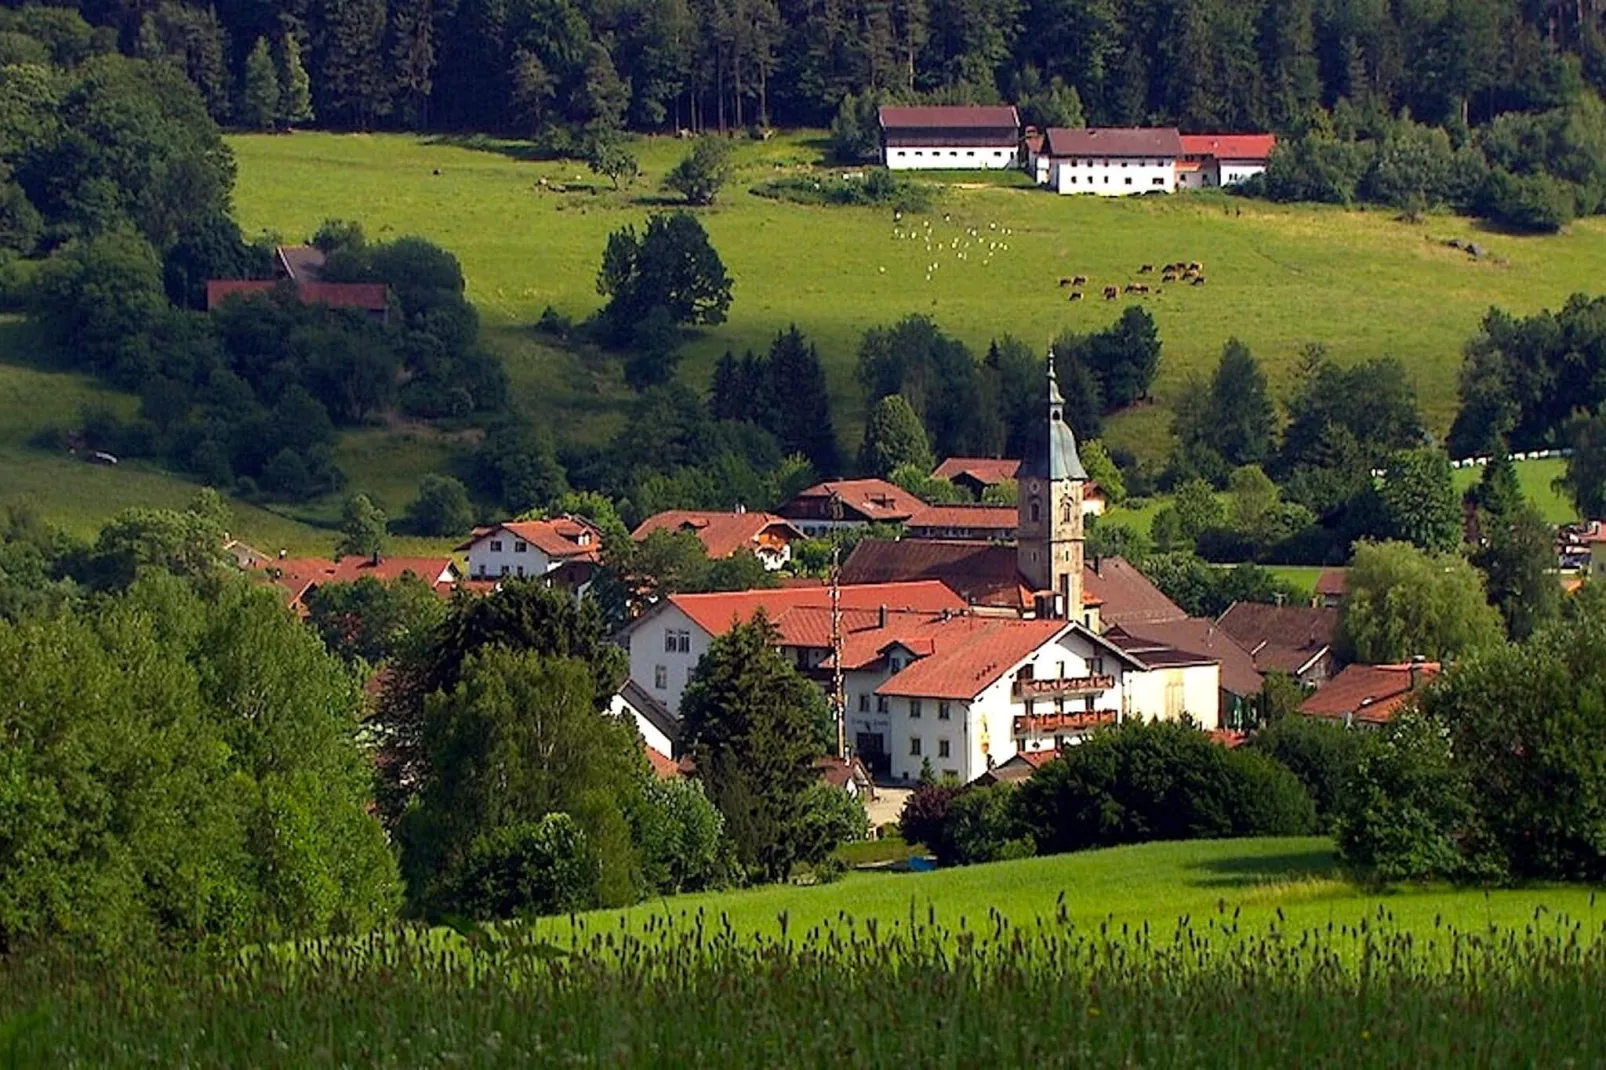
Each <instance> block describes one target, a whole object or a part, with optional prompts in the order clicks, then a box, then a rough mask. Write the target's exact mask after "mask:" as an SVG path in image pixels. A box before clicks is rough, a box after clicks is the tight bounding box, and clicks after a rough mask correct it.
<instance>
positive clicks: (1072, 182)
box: [1071, 175, 1076, 186]
mask: <svg viewBox="0 0 1606 1070" xmlns="http://www.w3.org/2000/svg"><path fill="white" fill-rule="evenodd" d="M1071 185H1073V186H1074V185H1076V176H1075V175H1072V176H1071Z"/></svg>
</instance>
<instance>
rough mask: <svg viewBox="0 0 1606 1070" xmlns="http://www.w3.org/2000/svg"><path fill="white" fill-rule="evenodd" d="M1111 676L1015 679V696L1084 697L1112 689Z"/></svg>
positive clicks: (1013, 689)
mask: <svg viewBox="0 0 1606 1070" xmlns="http://www.w3.org/2000/svg"><path fill="white" fill-rule="evenodd" d="M1114 688H1115V677H1113V676H1068V677H1066V678H1065V679H1063V680H1060V679H1054V680H1016V681H1015V686H1014V687H1013V688H1012V689H1011V692H1012V694H1013V695H1014V696H1015V697H1016V698H1086V697H1087V696H1089V695H1102V694H1104V692H1106V691H1111V690H1114Z"/></svg>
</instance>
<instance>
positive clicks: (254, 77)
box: [240, 37, 280, 130]
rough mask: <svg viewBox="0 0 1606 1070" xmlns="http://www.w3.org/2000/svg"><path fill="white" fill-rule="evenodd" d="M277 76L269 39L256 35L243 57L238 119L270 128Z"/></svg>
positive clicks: (255, 126)
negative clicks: (242, 79) (242, 81)
mask: <svg viewBox="0 0 1606 1070" xmlns="http://www.w3.org/2000/svg"><path fill="white" fill-rule="evenodd" d="M279 96H280V93H279V75H278V72H276V71H275V70H274V69H273V55H272V54H271V53H270V52H269V51H268V41H267V38H265V37H258V38H257V43H256V44H255V45H254V46H253V47H252V48H251V54H250V55H249V56H247V57H246V60H245V87H244V89H243V90H242V92H241V94H240V121H241V122H243V123H244V124H245V125H246V126H248V127H250V128H251V129H253V130H271V129H273V123H274V120H275V119H276V118H277V117H278V112H279Z"/></svg>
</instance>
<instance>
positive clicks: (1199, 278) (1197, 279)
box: [1193, 275, 1205, 286]
mask: <svg viewBox="0 0 1606 1070" xmlns="http://www.w3.org/2000/svg"><path fill="white" fill-rule="evenodd" d="M1193 284H1194V285H1195V286H1203V285H1204V284H1205V277H1204V276H1203V275H1195V276H1194V278H1193Z"/></svg>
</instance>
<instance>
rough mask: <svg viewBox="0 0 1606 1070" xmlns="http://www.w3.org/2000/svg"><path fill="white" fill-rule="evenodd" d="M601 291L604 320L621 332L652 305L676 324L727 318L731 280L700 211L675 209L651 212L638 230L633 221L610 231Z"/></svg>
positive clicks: (619, 335)
mask: <svg viewBox="0 0 1606 1070" xmlns="http://www.w3.org/2000/svg"><path fill="white" fill-rule="evenodd" d="M597 292H598V293H600V294H602V295H603V296H604V297H607V298H608V299H609V300H608V305H607V307H606V308H605V309H604V310H603V319H604V322H605V324H606V325H607V327H608V329H609V331H610V332H611V333H612V334H613V335H614V336H615V337H616V338H622V337H624V333H623V332H625V331H627V330H629V329H633V328H634V327H635V325H636V323H637V322H638V321H640V320H641V319H643V318H645V317H646V316H647V315H648V314H649V313H650V312H651V311H652V310H653V309H663V311H664V312H665V313H667V314H668V317H669V320H670V322H672V323H675V324H705V323H708V324H717V323H723V322H725V313H726V311H727V310H728V309H729V308H730V303H731V280H730V277H729V276H728V275H727V274H726V273H725V264H724V262H723V261H722V260H720V258H719V253H717V252H715V251H714V246H713V245H712V244H711V243H710V242H709V240H708V232H707V231H705V230H704V229H703V225H702V224H701V223H700V222H698V221H697V217H696V216H693V215H691V214H690V213H688V212H670V213H667V214H660V215H655V216H652V217H651V218H649V219H648V220H647V229H646V231H645V232H644V233H642V234H641V235H639V236H638V235H637V234H636V228H635V227H630V226H627V227H624V228H622V229H620V230H616V231H614V232H613V233H612V234H610V235H609V236H608V246H607V248H606V249H605V250H604V252H603V255H602V269H601V271H600V272H599V273H598V275H597Z"/></svg>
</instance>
